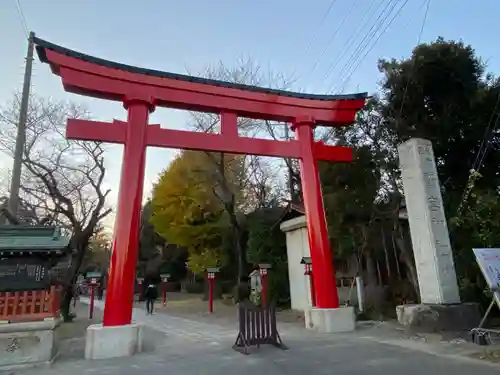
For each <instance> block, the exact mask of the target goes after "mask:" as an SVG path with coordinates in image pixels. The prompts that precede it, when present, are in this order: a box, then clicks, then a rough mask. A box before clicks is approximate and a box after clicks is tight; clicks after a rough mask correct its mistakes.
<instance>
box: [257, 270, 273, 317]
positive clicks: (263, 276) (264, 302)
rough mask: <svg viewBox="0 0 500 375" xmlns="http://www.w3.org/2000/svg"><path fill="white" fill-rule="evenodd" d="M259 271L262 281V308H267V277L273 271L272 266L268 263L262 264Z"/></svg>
mask: <svg viewBox="0 0 500 375" xmlns="http://www.w3.org/2000/svg"><path fill="white" fill-rule="evenodd" d="M259 269H260V278H261V281H262V291H261V292H260V299H261V301H262V307H264V308H266V307H267V293H268V292H267V286H268V279H267V275H268V273H269V271H268V270H269V269H271V265H270V264H268V263H260V264H259Z"/></svg>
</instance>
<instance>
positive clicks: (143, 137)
mask: <svg viewBox="0 0 500 375" xmlns="http://www.w3.org/2000/svg"><path fill="white" fill-rule="evenodd" d="M35 44H36V46H37V47H36V49H37V53H38V56H39V58H40V60H41V61H42V62H44V63H48V64H49V65H50V67H51V69H52V72H53V73H54V74H56V75H58V76H60V77H61V80H62V83H63V86H64V89H65V90H66V91H68V92H72V93H75V94H80V95H85V96H91V97H95V98H100V99H107V100H114V101H121V102H122V103H123V105H124V107H125V109H126V110H127V111H128V120H127V121H126V122H121V121H116V120H115V121H113V122H111V123H108V122H97V121H86V120H77V119H68V126H67V131H66V135H67V137H68V138H69V139H78V140H86V141H102V142H111V143H120V144H123V145H124V151H123V165H122V172H121V179H120V190H119V198H118V207H117V212H116V222H115V230H114V238H113V252H112V256H111V265H110V273H109V278H108V287H107V295H106V305H105V310H104V320H103V325H104V326H120V325H127V324H130V323H131V320H132V305H133V293H134V282H135V269H136V262H137V244H138V231H139V219H140V213H141V204H142V194H143V191H142V187H143V180H144V164H145V151H146V147H147V146H157V147H169V148H180V149H191V150H204V151H218V152H227V153H233V154H253V155H264V156H275V157H287V158H298V159H300V174H301V180H302V189H303V199H304V206H305V211H306V217H307V229H308V235H309V246H310V250H311V258H312V263H313V267H314V275H315V278H314V284H315V285H314V286H315V291H316V307H317V308H337V307H338V306H339V300H338V295H337V287H336V282H335V271H334V268H333V257H332V252H331V249H330V241H329V238H328V231H327V226H326V219H325V212H324V207H323V198H322V194H321V186H320V181H319V175H318V170H317V160H328V161H336V162H348V161H351V160H352V150H351V149H350V148H348V147H340V146H327V145H325V144H323V143H320V142H315V141H314V137H313V129H314V127H315V126H316V125H323V126H342V125H349V124H351V123H352V122H353V121H354V119H355V116H356V113H357V111H358V110H360V109H361V108H362V107H363V106H364V103H365V99H366V94H354V95H309V94H301V93H293V92H288V91H280V90H272V89H267V88H261V87H255V86H248V85H241V84H233V83H228V82H222V81H216V80H209V79H202V78H197V77H190V76H185V75H180V74H173V73H167V72H161V71H155V70H147V69H141V68H138V67H133V66H128V65H123V64H118V63H115V62H110V61H106V60H102V59H99V58H96V57H92V56H88V55H84V54H82V53H79V52H76V51H72V50H69V49H66V48H64V47H61V46H58V45H55V44H52V43H49V42H47V41H44V40H42V39H38V38H35ZM156 106H159V107H170V108H177V109H184V110H193V111H204V112H212V113H217V114H220V118H221V132H220V134H207V133H197V132H190V131H182V130H171V129H162V128H160V126H159V125H149V124H148V117H149V113H150V112H152V111H154V109H155V107H156ZM238 116H242V117H248V118H253V119H263V120H276V121H283V122H288V123H291V124H292V129H293V130H294V131H295V132H296V140H289V141H275V140H266V139H256V138H248V137H241V136H239V135H238V129H237V119H238Z"/></svg>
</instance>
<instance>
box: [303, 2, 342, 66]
mask: <svg viewBox="0 0 500 375" xmlns="http://www.w3.org/2000/svg"><path fill="white" fill-rule="evenodd" d="M336 2H337V0H332V1H331V2H330V5H329V6H328V9H327V10H326V12H325V14H324V15H323V19H322V20H321V22H320V23H319V24H318V27H317V28H316V31H315V32H314V34H313V35H312V37H311V39H310V40H309V43H307V45H306V48H304V51H303V52H302V53H301V54H300V57H301V58H300V60H298V61H302V60H304V57H305V56H307V54H308V53H309V51H310V50H311V47H312V45H313V43H314V42H315V41H316V38H317V36H318V34H319V32H320V30H321V28H322V27H323V25H324V23H325V21H326V19H327V18H328V15H329V14H330V12H331V11H332V8H333V6H334V5H335V3H336Z"/></svg>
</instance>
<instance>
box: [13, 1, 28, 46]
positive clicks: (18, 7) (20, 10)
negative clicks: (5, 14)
mask: <svg viewBox="0 0 500 375" xmlns="http://www.w3.org/2000/svg"><path fill="white" fill-rule="evenodd" d="M16 10H17V15H18V16H19V20H20V21H21V25H22V27H23V29H24V33H25V34H26V38H29V34H30V32H29V29H28V23H27V22H26V18H25V17H24V12H23V6H22V5H21V0H16Z"/></svg>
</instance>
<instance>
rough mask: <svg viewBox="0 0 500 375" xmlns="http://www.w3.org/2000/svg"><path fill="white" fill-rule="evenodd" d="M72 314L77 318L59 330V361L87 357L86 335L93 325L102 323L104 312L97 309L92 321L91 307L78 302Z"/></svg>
mask: <svg viewBox="0 0 500 375" xmlns="http://www.w3.org/2000/svg"><path fill="white" fill-rule="evenodd" d="M71 307H72V312H73V313H74V314H76V318H75V319H74V320H73V321H72V322H68V323H62V324H61V325H60V326H59V328H58V329H57V336H58V338H59V355H58V358H57V359H58V360H67V359H74V358H83V357H84V355H85V334H86V331H87V327H88V326H89V325H91V324H98V323H101V322H102V310H99V309H95V310H94V316H93V317H92V319H90V318H89V305H87V304H84V303H79V302H77V304H76V307H74V308H73V305H72V306H71Z"/></svg>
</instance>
